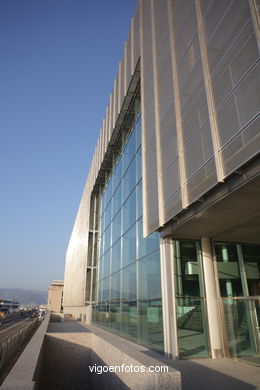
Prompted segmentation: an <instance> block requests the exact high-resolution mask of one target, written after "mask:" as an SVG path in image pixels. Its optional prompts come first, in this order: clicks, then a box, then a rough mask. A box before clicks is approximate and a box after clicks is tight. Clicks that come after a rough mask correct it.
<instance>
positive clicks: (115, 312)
mask: <svg viewBox="0 0 260 390" xmlns="http://www.w3.org/2000/svg"><path fill="white" fill-rule="evenodd" d="M120 324H121V309H120V302H111V303H110V326H111V328H112V329H113V330H114V331H115V332H117V333H119V332H120Z"/></svg>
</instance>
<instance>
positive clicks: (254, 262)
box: [242, 245, 260, 296]
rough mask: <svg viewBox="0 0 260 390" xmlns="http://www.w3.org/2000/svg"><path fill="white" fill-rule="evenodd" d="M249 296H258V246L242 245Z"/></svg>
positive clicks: (259, 256)
mask: <svg viewBox="0 0 260 390" xmlns="http://www.w3.org/2000/svg"><path fill="white" fill-rule="evenodd" d="M242 252H243V258H244V267H245V272H246V278H247V284H248V291H249V295H259V296H260V245H242Z"/></svg>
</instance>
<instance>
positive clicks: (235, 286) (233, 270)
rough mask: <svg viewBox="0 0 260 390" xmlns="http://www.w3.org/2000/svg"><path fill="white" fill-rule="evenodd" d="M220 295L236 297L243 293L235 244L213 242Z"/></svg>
mask: <svg viewBox="0 0 260 390" xmlns="http://www.w3.org/2000/svg"><path fill="white" fill-rule="evenodd" d="M215 251H216V257H217V266H218V277H219V286H220V295H221V296H222V297H237V296H241V295H243V289H242V283H241V275H240V270H239V263H238V256H237V248H236V245H235V244H227V243H215Z"/></svg>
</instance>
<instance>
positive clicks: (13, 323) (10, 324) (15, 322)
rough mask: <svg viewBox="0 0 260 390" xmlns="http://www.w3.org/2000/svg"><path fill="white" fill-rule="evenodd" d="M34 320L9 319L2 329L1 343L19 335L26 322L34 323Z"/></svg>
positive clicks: (22, 318)
mask: <svg viewBox="0 0 260 390" xmlns="http://www.w3.org/2000/svg"><path fill="white" fill-rule="evenodd" d="M32 320H33V318H29V316H27V317H18V318H12V319H9V320H8V321H7V322H5V323H4V324H3V325H2V326H1V327H0V343H1V342H2V341H3V340H4V339H5V338H7V337H9V336H12V335H13V334H15V333H17V332H18V331H19V330H20V329H21V328H22V327H23V326H24V324H25V322H28V321H32Z"/></svg>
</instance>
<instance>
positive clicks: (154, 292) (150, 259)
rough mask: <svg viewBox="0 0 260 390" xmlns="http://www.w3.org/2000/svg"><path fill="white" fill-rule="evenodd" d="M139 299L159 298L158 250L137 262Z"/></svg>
mask: <svg viewBox="0 0 260 390" xmlns="http://www.w3.org/2000/svg"><path fill="white" fill-rule="evenodd" d="M138 264H139V265H138V267H139V282H138V283H139V297H138V298H139V299H140V300H147V298H153V299H160V298H161V275H160V251H159V250H157V251H156V252H153V253H152V254H150V255H149V256H146V257H144V258H143V259H141V260H139V262H138Z"/></svg>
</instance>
